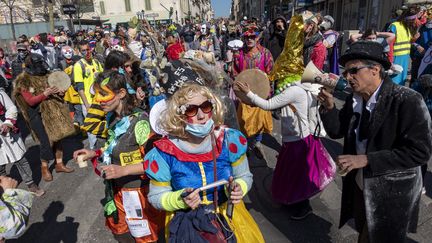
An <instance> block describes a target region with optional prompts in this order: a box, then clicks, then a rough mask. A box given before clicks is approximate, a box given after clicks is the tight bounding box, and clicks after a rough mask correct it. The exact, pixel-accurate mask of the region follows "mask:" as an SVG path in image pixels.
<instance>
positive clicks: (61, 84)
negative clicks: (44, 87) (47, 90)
mask: <svg viewBox="0 0 432 243" xmlns="http://www.w3.org/2000/svg"><path fill="white" fill-rule="evenodd" d="M48 84H49V86H50V87H57V88H59V89H60V90H63V91H66V90H67V89H69V87H70V86H71V79H70V77H69V75H67V74H66V73H65V72H63V71H56V72H53V73H51V74H50V75H49V76H48Z"/></svg>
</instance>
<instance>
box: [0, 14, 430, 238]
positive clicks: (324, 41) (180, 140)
mask: <svg viewBox="0 0 432 243" xmlns="http://www.w3.org/2000/svg"><path fill="white" fill-rule="evenodd" d="M334 26H335V20H334V18H333V17H332V16H330V15H325V16H323V15H321V14H319V13H313V12H310V11H304V12H302V13H301V14H300V15H295V16H293V17H291V19H289V20H287V19H286V18H284V17H283V16H278V17H276V18H275V19H274V20H273V21H271V22H269V23H266V24H265V23H260V22H259V21H258V20H257V19H254V18H253V19H250V20H248V19H247V18H245V19H243V20H242V21H241V22H240V23H236V22H235V21H232V20H226V19H219V20H211V21H209V22H205V23H192V22H191V21H190V20H186V23H185V24H184V25H183V26H180V25H178V24H169V25H166V26H158V27H157V28H156V27H155V26H151V25H150V24H149V23H148V22H147V21H146V20H138V19H136V18H135V17H134V18H133V19H131V21H130V22H129V26H128V28H125V27H122V26H119V27H118V28H116V29H115V30H109V29H103V28H101V27H96V28H95V29H94V30H86V31H83V30H82V31H78V32H77V33H73V34H72V33H70V32H68V31H65V30H61V31H58V33H55V34H47V33H40V34H38V35H36V36H33V37H27V36H26V35H22V36H20V37H19V40H18V42H17V45H16V56H15V57H14V58H13V61H11V60H10V59H9V58H11V57H12V53H5V51H3V50H2V49H0V65H1V68H0V98H1V99H0V119H1V121H0V124H1V134H0V157H1V161H0V187H1V188H2V189H3V190H2V192H1V202H0V219H1V222H0V240H1V239H3V240H4V239H10V238H14V237H18V236H19V235H20V234H21V233H22V232H23V231H24V230H25V226H26V221H27V219H28V216H29V212H30V207H31V197H32V196H33V195H35V196H38V197H41V196H43V195H44V194H45V191H44V190H43V189H42V188H40V187H39V186H38V185H37V184H36V183H35V182H34V181H33V171H32V169H31V167H30V165H29V162H28V161H27V160H26V158H25V156H24V155H25V153H26V146H25V144H24V141H25V138H22V137H21V133H20V129H28V130H29V131H30V133H31V135H32V136H33V139H34V140H36V141H37V142H38V143H39V159H40V162H41V164H40V166H41V176H42V179H43V180H44V181H47V182H49V181H52V180H53V175H52V173H53V172H52V171H51V170H50V169H49V168H50V164H51V163H53V164H54V168H55V172H56V173H72V172H73V171H74V169H73V168H71V167H68V166H67V165H66V164H65V163H64V161H63V159H64V155H63V146H62V141H63V140H64V139H66V138H69V137H78V138H80V139H82V140H84V139H88V146H86V147H85V148H83V149H79V150H77V151H75V152H74V154H73V157H74V160H75V161H77V162H78V163H79V164H80V167H81V166H85V163H86V161H91V162H92V163H91V164H92V166H93V167H94V170H95V173H96V174H97V175H98V176H101V177H102V178H103V182H104V184H105V197H104V199H103V200H102V204H103V205H102V206H103V209H104V215H105V217H106V223H105V224H106V226H107V227H108V228H109V230H110V231H111V232H112V234H113V237H114V238H115V240H117V241H118V242H156V241H158V240H160V241H163V240H164V239H165V240H167V241H170V242H171V241H172V242H264V238H263V235H262V233H261V231H260V228H259V226H258V225H257V224H256V222H255V221H254V219H253V218H252V216H251V215H250V214H249V212H248V210H247V209H246V207H245V205H244V203H243V197H244V196H245V195H246V194H247V193H248V191H250V189H251V187H252V184H253V175H252V173H251V171H250V170H249V162H248V160H249V159H250V158H251V156H256V158H258V159H260V160H267V159H268V158H267V157H266V153H265V151H264V149H263V145H262V142H263V139H264V134H265V133H268V134H272V131H273V118H274V119H279V120H281V134H282V143H283V144H282V147H281V150H280V151H279V155H278V157H277V163H276V167H275V169H274V172H273V179H272V186H271V195H272V198H273V200H274V202H275V204H280V205H281V206H283V207H286V208H288V209H289V210H290V212H291V219H292V220H302V219H304V218H306V217H307V216H308V215H310V214H311V213H312V207H311V206H310V203H309V199H310V198H311V197H312V196H314V195H316V194H317V193H320V192H321V191H322V190H324V189H325V188H326V186H327V185H329V183H330V182H332V180H333V179H334V178H335V177H336V176H337V174H338V173H339V174H340V175H341V176H343V192H342V209H341V222H340V223H341V226H342V225H344V224H345V223H346V222H347V221H348V220H349V219H351V218H354V219H355V226H356V229H357V231H358V232H359V242H404V240H405V238H406V235H407V233H408V232H413V231H415V229H416V226H417V220H418V213H419V200H420V195H421V193H422V189H423V190H424V187H423V177H424V175H425V172H426V170H427V162H428V161H429V159H430V157H431V154H432V131H431V129H432V127H431V114H432V113H431V111H432V103H431V102H432V92H430V91H431V88H432V73H429V72H430V71H431V70H432V68H431V66H429V64H432V59H431V58H430V57H431V51H432V49H430V48H429V46H430V43H431V41H432V39H431V38H432V37H430V33H431V30H432V11H431V12H430V11H429V10H428V9H427V8H425V7H419V6H410V7H405V6H404V7H402V8H401V9H400V10H398V11H396V13H395V19H394V20H393V21H392V22H390V23H389V24H388V26H386V29H385V30H384V31H382V32H379V31H378V30H377V29H373V28H372V29H367V30H363V31H361V32H360V33H358V34H353V35H352V36H350V38H349V41H348V43H346V44H347V45H348V48H347V51H346V52H345V53H343V54H341V53H340V52H341V44H342V43H341V39H342V38H341V37H342V34H341V33H340V32H338V31H335V30H334ZM410 63H412V64H411V70H409V65H410ZM308 64H311V65H312V64H313V66H315V67H316V68H317V69H318V70H319V71H320V72H319V74H316V77H314V80H315V81H313V82H302V81H304V80H303V79H302V75H303V73H304V72H305V67H306V65H308ZM308 66H309V65H308ZM409 71H410V72H409ZM408 73H410V74H411V75H410V77H409V76H408ZM69 80H70V82H69ZM323 80H324V81H326V82H327V81H328V82H330V83H331V82H335V81H337V82H345V83H346V84H349V87H350V89H348V90H347V92H349V93H350V95H348V97H347V98H346V100H345V103H344V105H343V107H336V105H335V102H334V97H333V95H334V94H335V92H334V86H332V85H327V84H328V83H326V82H324V81H323ZM64 81H66V84H67V85H66V86H64V85H62V84H64V83H65V82H64ZM406 81H409V84H410V87H406V86H405V82H406ZM414 89H415V90H417V91H418V92H417V91H414ZM19 119H22V121H23V122H21V124H25V125H26V126H25V127H19V124H20V122H17V121H18V120H19ZM327 135H328V136H329V137H330V138H334V139H339V138H344V149H343V153H342V154H341V155H339V156H336V157H335V158H332V157H331V156H330V155H329V153H328V152H327V150H326V148H325V147H324V145H323V143H322V141H321V139H322V138H323V137H325V136H327ZM12 163H13V164H15V165H16V167H17V169H18V172H19V174H20V176H21V178H22V180H23V181H24V183H25V184H26V185H27V186H28V191H25V190H20V189H16V187H17V183H16V181H15V180H14V179H11V178H9V177H6V175H7V172H6V165H7V164H12ZM83 164H84V165H83ZM3 205H5V206H3Z"/></svg>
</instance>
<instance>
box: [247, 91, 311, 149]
mask: <svg viewBox="0 0 432 243" xmlns="http://www.w3.org/2000/svg"><path fill="white" fill-rule="evenodd" d="M247 96H248V97H249V98H250V99H251V101H252V103H254V104H255V105H256V106H258V107H260V108H261V109H263V110H275V109H278V108H281V127H282V129H281V132H282V142H292V141H297V140H300V139H303V138H305V137H307V136H309V135H310V130H309V120H308V109H309V104H310V103H312V102H308V99H311V97H309V95H308V93H307V92H306V91H305V90H304V89H303V88H300V87H298V86H297V85H292V86H290V87H288V88H286V89H285V90H284V91H283V92H282V93H280V94H278V95H276V96H274V97H273V98H271V99H269V100H265V99H263V98H261V97H259V96H258V95H256V94H254V93H252V92H251V91H249V93H248V94H247ZM288 105H292V106H294V107H295V109H296V110H297V113H298V116H297V115H296V114H295V113H294V112H293V110H292V109H291V108H290V107H289V106H288ZM298 117H300V123H299V119H298Z"/></svg>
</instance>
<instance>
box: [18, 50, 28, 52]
mask: <svg viewBox="0 0 432 243" xmlns="http://www.w3.org/2000/svg"><path fill="white" fill-rule="evenodd" d="M17 51H18V52H27V50H17Z"/></svg>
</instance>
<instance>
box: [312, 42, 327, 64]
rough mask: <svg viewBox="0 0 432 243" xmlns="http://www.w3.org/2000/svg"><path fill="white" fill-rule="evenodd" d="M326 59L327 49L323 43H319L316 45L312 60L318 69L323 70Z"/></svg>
mask: <svg viewBox="0 0 432 243" xmlns="http://www.w3.org/2000/svg"><path fill="white" fill-rule="evenodd" d="M326 58H327V48H326V47H325V46H324V44H323V43H322V41H319V42H318V43H316V44H315V46H314V48H313V51H312V53H311V57H310V59H311V61H312V62H313V64H315V66H316V67H317V68H319V69H321V70H322V69H323V67H324V62H325V60H326Z"/></svg>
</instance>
